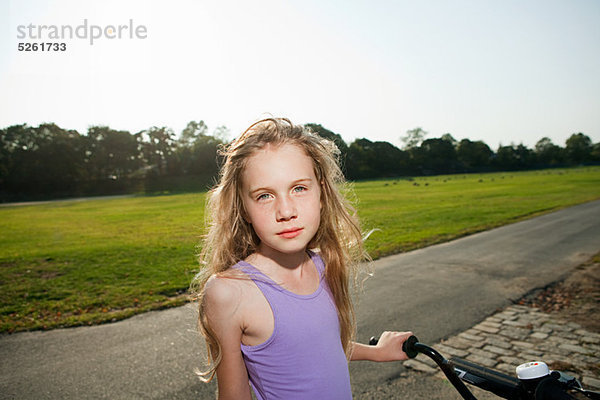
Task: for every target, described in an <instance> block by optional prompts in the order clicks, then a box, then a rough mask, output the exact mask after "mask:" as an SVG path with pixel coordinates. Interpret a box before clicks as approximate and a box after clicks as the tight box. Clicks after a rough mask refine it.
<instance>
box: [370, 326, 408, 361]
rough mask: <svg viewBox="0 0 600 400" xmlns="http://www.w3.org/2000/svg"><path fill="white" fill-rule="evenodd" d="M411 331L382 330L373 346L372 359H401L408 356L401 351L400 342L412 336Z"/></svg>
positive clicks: (406, 358) (405, 358)
mask: <svg viewBox="0 0 600 400" xmlns="http://www.w3.org/2000/svg"><path fill="white" fill-rule="evenodd" d="M412 334H413V333H412V332H383V334H382V335H381V337H380V338H379V342H378V343H377V345H376V346H375V348H374V351H375V357H374V358H376V360H374V361H403V360H408V356H407V355H406V353H405V352H403V351H402V344H403V343H404V341H405V340H406V339H408V338H409V337H410V336H412Z"/></svg>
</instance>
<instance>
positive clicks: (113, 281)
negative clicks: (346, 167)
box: [0, 167, 600, 332]
mask: <svg viewBox="0 0 600 400" xmlns="http://www.w3.org/2000/svg"><path fill="white" fill-rule="evenodd" d="M354 193H355V195H356V197H357V208H358V210H359V214H360V216H361V218H362V220H363V226H364V229H365V230H369V229H372V228H377V229H378V230H377V231H375V232H374V233H373V234H372V235H371V236H370V238H369V239H368V241H367V248H368V250H369V252H370V254H371V255H372V256H373V257H374V258H378V257H381V256H383V255H387V254H392V253H397V252H401V251H406V250H410V249H414V248H418V247H423V246H426V245H429V244H432V243H438V242H442V241H447V240H449V239H452V238H456V237H460V236H464V235H467V234H469V233H474V232H478V231H482V230H485V229H489V228H492V227H496V226H500V225H503V224H506V223H510V222H514V221H517V220H520V219H524V218H528V217H531V216H533V215H537V214H540V213H544V212H548V211H551V210H556V209H558V208H562V207H566V206H569V205H573V204H578V203H582V202H586V201H590V200H594V199H598V198H600V167H588V168H578V169H564V170H544V171H532V172H511V173H493V174H481V175H480V174H472V175H451V176H436V177H426V178H415V179H414V180H406V179H400V180H379V181H370V182H359V183H356V184H354ZM204 200H205V197H204V194H203V193H198V194H182V195H171V196H156V197H133V198H120V199H103V200H90V201H80V202H78V201H60V202H53V203H47V204H39V205H31V206H18V207H2V208H0V298H1V300H2V303H1V306H0V331H1V332H14V331H19V330H28V329H50V328H55V327H61V326H75V325H85V324H93V323H101V322H106V321H111V320H117V319H122V318H125V317H128V316H131V315H133V314H136V313H140V312H144V311H147V310H152V309H159V308H164V307H170V306H174V305H179V304H183V303H184V302H185V301H186V300H187V297H186V290H187V287H188V285H189V283H190V280H191V278H192V277H193V275H194V274H195V272H196V271H197V268H198V267H197V261H196V254H197V252H198V248H197V244H198V242H199V239H200V235H201V233H202V227H203V222H204V214H203V208H204Z"/></svg>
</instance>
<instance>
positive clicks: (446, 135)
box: [441, 133, 458, 147]
mask: <svg viewBox="0 0 600 400" xmlns="http://www.w3.org/2000/svg"><path fill="white" fill-rule="evenodd" d="M441 139H442V140H445V141H446V142H449V143H450V144H451V145H452V146H454V147H456V146H458V141H457V140H456V139H454V136H452V135H451V134H449V133H444V134H443V135H442V137H441Z"/></svg>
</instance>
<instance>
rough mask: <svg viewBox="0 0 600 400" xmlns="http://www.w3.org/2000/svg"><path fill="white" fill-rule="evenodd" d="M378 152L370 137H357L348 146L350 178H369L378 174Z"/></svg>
mask: <svg viewBox="0 0 600 400" xmlns="http://www.w3.org/2000/svg"><path fill="white" fill-rule="evenodd" d="M376 160H377V153H376V152H375V148H374V146H373V142H371V141H370V140H369V139H356V140H355V141H354V142H352V143H350V146H349V147H348V155H347V159H346V175H347V177H348V179H368V178H374V177H376V176H377V172H376V169H375V164H376Z"/></svg>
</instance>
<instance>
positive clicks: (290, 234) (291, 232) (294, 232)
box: [277, 228, 302, 239]
mask: <svg viewBox="0 0 600 400" xmlns="http://www.w3.org/2000/svg"><path fill="white" fill-rule="evenodd" d="M301 232H302V228H293V229H287V230H285V231H282V232H279V233H278V234H277V236H281V237H284V238H286V239H293V238H295V237H296V236H298V235H299V234H300V233H301Z"/></svg>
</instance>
